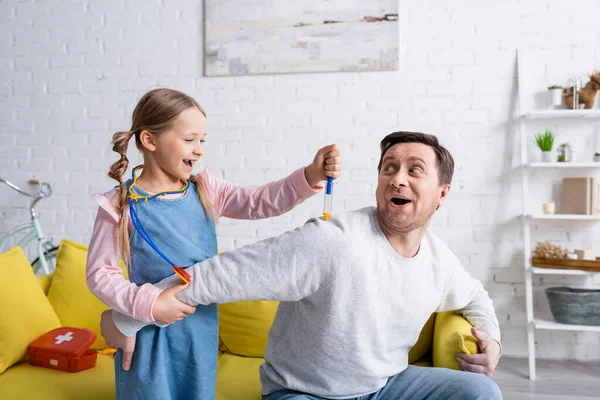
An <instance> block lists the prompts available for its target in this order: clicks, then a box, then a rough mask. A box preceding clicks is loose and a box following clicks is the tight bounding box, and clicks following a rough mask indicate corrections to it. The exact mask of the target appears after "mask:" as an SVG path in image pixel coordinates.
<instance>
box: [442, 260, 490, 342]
mask: <svg viewBox="0 0 600 400" xmlns="http://www.w3.org/2000/svg"><path fill="white" fill-rule="evenodd" d="M447 253H448V255H447V257H446V263H445V264H444V268H445V269H446V271H447V276H446V282H445V288H444V294H443V297H442V302H441V304H440V306H439V307H438V309H437V312H443V311H454V310H455V311H457V312H458V313H460V314H462V315H463V316H464V317H465V318H466V319H467V320H468V321H469V322H470V323H471V324H472V325H473V326H474V327H476V328H477V329H478V330H482V331H484V332H485V333H487V334H488V335H489V336H490V338H492V339H494V340H496V341H497V342H498V343H500V326H499V324H498V319H497V318H496V312H495V310H494V305H493V303H492V299H491V298H490V296H489V295H488V292H487V291H486V290H485V289H484V288H483V285H482V284H481V282H479V281H478V280H477V279H475V278H473V277H472V276H471V275H470V274H469V273H468V272H467V271H466V270H465V269H464V268H463V267H462V265H461V264H460V261H459V260H458V258H457V257H456V256H455V255H454V254H452V253H451V252H450V250H448V252H447Z"/></svg>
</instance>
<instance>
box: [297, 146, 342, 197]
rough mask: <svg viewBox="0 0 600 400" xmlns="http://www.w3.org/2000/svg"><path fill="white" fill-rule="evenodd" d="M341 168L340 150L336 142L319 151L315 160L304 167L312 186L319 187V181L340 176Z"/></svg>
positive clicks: (306, 176) (307, 179)
mask: <svg viewBox="0 0 600 400" xmlns="http://www.w3.org/2000/svg"><path fill="white" fill-rule="evenodd" d="M341 170H342V156H341V154H340V151H339V150H338V148H337V146H336V145H335V144H330V145H329V146H325V147H323V148H321V149H319V151H317V154H316V155H315V158H314V160H313V162H312V163H311V164H310V165H309V166H307V167H306V168H304V177H305V178H306V181H307V182H308V184H309V186H310V187H318V183H319V182H321V181H326V180H327V177H328V176H330V177H332V178H333V179H336V178H339V176H340V173H341V172H340V171H341ZM318 188H320V187H318Z"/></svg>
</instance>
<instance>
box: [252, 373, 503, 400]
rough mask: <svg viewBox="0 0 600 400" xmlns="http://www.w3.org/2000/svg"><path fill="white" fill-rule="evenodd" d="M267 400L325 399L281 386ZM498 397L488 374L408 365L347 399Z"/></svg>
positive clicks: (470, 399)
mask: <svg viewBox="0 0 600 400" xmlns="http://www.w3.org/2000/svg"><path fill="white" fill-rule="evenodd" d="M263 399H265V400H323V399H325V397H318V396H313V395H311V394H307V393H300V392H295V391H293V390H280V391H278V392H274V393H271V394H269V395H268V396H263ZM405 399H406V400H408V399H410V400H420V399H428V400H432V399H439V400H496V399H502V393H501V392H500V388H499V387H498V385H496V382H494V381H493V380H491V379H490V378H488V377H487V376H485V375H481V374H475V373H472V372H464V371H455V370H452V369H446V368H429V367H415V366H414V365H409V366H408V368H406V369H405V370H404V371H402V372H401V373H399V374H398V375H394V376H392V377H391V378H390V379H388V382H387V384H386V385H385V386H384V387H382V388H381V389H379V390H378V391H377V392H375V393H371V394H367V395H365V396H361V397H354V398H352V399H348V400H405Z"/></svg>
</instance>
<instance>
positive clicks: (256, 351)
mask: <svg viewBox="0 0 600 400" xmlns="http://www.w3.org/2000/svg"><path fill="white" fill-rule="evenodd" d="M278 306H279V302H277V301H262V300H256V301H238V302H235V303H227V304H219V338H220V339H221V341H222V346H221V350H222V351H225V352H228V353H231V354H237V355H240V356H246V357H264V354H265V349H266V347H267V337H268V335H269V330H270V329H271V325H272V324H273V319H274V318H275V313H276V312H277V307H278Z"/></svg>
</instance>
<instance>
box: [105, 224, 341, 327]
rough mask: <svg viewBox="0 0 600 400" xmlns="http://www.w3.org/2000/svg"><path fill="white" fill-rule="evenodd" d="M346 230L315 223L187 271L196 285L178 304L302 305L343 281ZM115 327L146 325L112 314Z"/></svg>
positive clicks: (168, 284) (167, 283) (182, 294)
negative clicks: (341, 259) (246, 302)
mask: <svg viewBox="0 0 600 400" xmlns="http://www.w3.org/2000/svg"><path fill="white" fill-rule="evenodd" d="M341 236H342V229H341V227H340V226H339V225H337V223H336V222H335V219H332V220H330V221H328V222H325V221H323V220H321V219H311V220H309V221H308V222H307V223H306V224H305V225H303V226H302V227H299V228H297V229H295V230H293V231H289V232H286V233H284V234H282V235H280V236H277V237H273V238H270V239H266V240H263V241H260V242H257V243H254V244H251V245H247V246H244V247H242V248H240V249H238V250H234V251H230V252H225V253H223V254H221V255H219V256H215V257H212V258H210V259H208V260H205V261H202V262H199V263H197V264H194V265H193V266H191V267H189V268H187V272H188V273H189V274H190V275H191V278H192V281H191V284H190V287H189V288H187V289H186V290H184V291H182V292H180V293H179V294H178V295H177V297H178V298H179V300H181V301H183V302H185V303H187V304H190V305H192V306H196V305H198V304H210V303H229V302H234V301H239V300H280V301H298V300H301V299H303V298H305V297H308V296H311V295H314V294H317V293H318V292H320V291H321V290H323V289H325V288H326V287H328V286H329V285H330V284H331V283H332V282H333V281H334V280H335V278H337V277H338V276H339V271H338V270H340V268H341V265H342V264H343V263H340V262H335V260H336V259H337V260H338V261H339V257H340V255H341V253H342V252H343V250H342V246H343V242H342V240H340V238H341ZM177 282H178V278H177V277H169V278H166V279H164V280H162V281H160V282H158V283H157V284H156V286H157V287H159V288H160V289H163V290H164V289H166V288H168V287H171V286H173V285H175V284H176V283H177ZM113 320H114V321H115V324H116V325H117V328H118V329H119V330H120V331H121V332H122V333H123V334H125V335H126V336H132V335H134V334H135V333H136V332H137V331H138V330H140V329H141V328H143V327H144V326H145V325H148V324H145V323H143V322H138V321H133V320H132V319H131V318H129V317H126V316H123V315H120V314H118V313H113Z"/></svg>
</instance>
